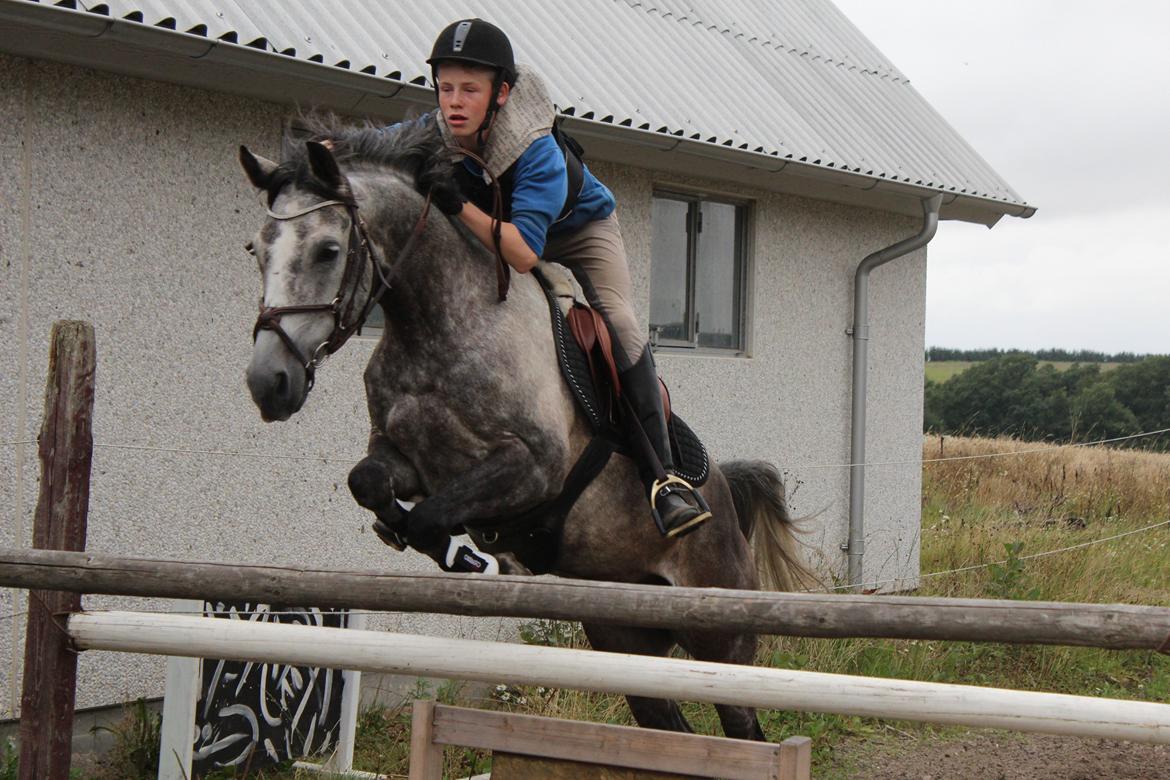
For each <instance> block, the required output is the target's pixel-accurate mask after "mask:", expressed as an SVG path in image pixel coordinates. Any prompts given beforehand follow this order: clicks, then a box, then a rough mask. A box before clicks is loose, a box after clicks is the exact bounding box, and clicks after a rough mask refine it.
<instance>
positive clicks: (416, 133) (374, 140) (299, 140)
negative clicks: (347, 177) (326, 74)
mask: <svg viewBox="0 0 1170 780" xmlns="http://www.w3.org/2000/svg"><path fill="white" fill-rule="evenodd" d="M325 140H328V141H329V142H330V144H331V146H332V152H333V157H334V159H336V160H337V162H338V164H339V165H340V166H341V167H342V168H343V169H346V168H351V169H352V168H354V167H356V166H359V165H362V164H367V165H371V166H374V167H379V168H388V169H391V170H394V171H396V172H398V173H401V174H403V175H404V176H406V177H407V178H408V179H410V180H411V181H412V182H413V183H414V186H415V189H417V190H418V191H419V192H420V193H426V192H428V191H430V190H433V189H434V190H438V189H443V188H457V187H458V184H457V183H456V182H455V179H454V175H453V169H454V165H455V157H454V155H452V153H451V152H450V150H449V149H448V148H447V146H446V144H445V143H444V142H443V138H442V136H441V135H440V133H439V129H438V127H437V126H436V124H435V120H434V117H432V116H430V115H425V114H424V115H423V116H421V117H415V118H408V119H406V120H405V121H403V122H401V123H399V124H397V125H394V126H392V127H385V126H382V125H376V124H374V123H372V122H369V121H366V122H362V123H361V124H351V123H348V122H345V121H342V120H341V119H339V118H338V117H337V116H335V115H333V114H327V113H313V114H307V115H303V116H301V117H300V119H299V121H298V122H297V123H296V126H295V127H292V126H290V127H289V128H288V129H287V130H286V131H285V134H284V138H283V141H282V144H281V151H282V155H281V156H282V162H281V164H280V166H279V167H278V168H277V169H276V171H275V173H274V174H273V177H272V181H271V184H270V185H269V188H268V191H269V198H270V199H273V198H275V197H276V193H277V192H279V191H280V190H281V188H283V187H284V186H286V185H288V184H294V185H295V186H296V187H297V188H298V189H305V190H309V191H311V192H314V193H316V194H318V195H320V196H322V197H326V198H328V197H333V196H334V195H335V194H336V193H333V192H329V191H326V190H325V189H324V188H323V186H322V184H321V182H319V181H318V180H317V179H316V178H315V177H314V176H313V174H312V172H311V170H310V167H309V156H308V151H307V148H306V143H307V142H309V141H318V142H320V141H325Z"/></svg>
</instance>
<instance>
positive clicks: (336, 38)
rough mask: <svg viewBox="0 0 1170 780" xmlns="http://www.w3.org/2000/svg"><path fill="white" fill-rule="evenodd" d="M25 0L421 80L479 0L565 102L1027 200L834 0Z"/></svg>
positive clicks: (846, 165)
mask: <svg viewBox="0 0 1170 780" xmlns="http://www.w3.org/2000/svg"><path fill="white" fill-rule="evenodd" d="M25 1H26V2H41V3H42V4H43V5H50V4H55V5H65V6H68V7H72V8H77V9H79V10H85V11H87V12H89V13H91V14H100V15H104V16H109V17H112V18H115V19H128V20H131V21H136V22H140V23H142V24H143V25H149V26H153V27H163V28H168V29H173V30H175V31H177V32H186V33H191V34H195V35H199V36H204V37H206V38H208V39H211V40H223V41H228V42H230V43H236V44H240V45H245V46H250V47H254V48H257V49H261V50H264V51H269V52H272V53H277V54H283V55H286V56H289V57H295V58H297V59H301V60H308V61H311V62H318V63H321V64H323V65H328V66H334V67H339V68H345V69H347V70H351V71H354V72H362V73H367V74H370V75H375V76H379V77H384V78H388V79H391V80H394V81H401V82H408V83H415V84H422V83H424V82H426V80H427V79H428V78H429V75H430V73H429V69H428V67H427V66H426V64H425V62H424V61H425V59H426V56H427V54H428V52H429V49H430V44H431V41H432V40H433V39H434V37H435V35H436V34H437V32H438V31H439V30H440V29H442V28H443V27H444V26H445V25H446V24H447V23H449V22H450V21H452V20H455V19H459V18H465V17H469V16H480V17H483V18H485V19H489V20H491V21H493V22H495V23H496V24H498V25H500V26H501V27H503V28H504V29H505V30H507V31H508V32H509V34H510V36H511V37H512V40H513V44H514V46H515V48H516V54H517V59H518V60H520V61H523V62H527V63H530V64H531V65H533V66H535V67H536V68H537V69H538V70H539V71H541V72H542V73H544V74H545V75H546V77H547V79H548V82H549V87H550V92H551V94H552V97H553V100H554V101H555V102H556V103H557V106H558V107H559V108H560V110H561V111H562V112H564V113H566V114H569V115H573V116H576V117H579V118H584V119H591V120H594V121H598V122H603V123H608V124H612V125H615V126H627V127H631V128H636V129H641V130H646V131H650V132H654V133H662V134H665V135H670V136H675V137H679V138H686V139H690V140H694V141H698V142H701V143H708V144H712V145H715V146H720V147H725V148H728V149H734V150H741V151H743V152H744V153H745V154H754V155H762V156H766V157H771V158H774V159H781V160H791V161H794V162H796V163H800V164H803V165H806V166H811V167H813V168H821V169H832V170H840V171H846V172H850V173H854V174H858V175H861V176H865V177H871V178H873V179H876V180H883V179H884V180H890V181H898V182H904V183H906V184H909V185H914V186H921V187H927V188H931V189H937V190H942V191H944V192H954V193H962V194H965V195H967V196H973V197H976V198H981V199H988V200H992V201H997V202H1000V203H1003V204H1004V205H1005V206H1022V205H1024V201H1023V200H1022V199H1021V198H1020V196H1019V195H1017V194H1016V193H1015V192H1014V191H1013V190H1012V189H1011V187H1010V186H1008V184H1007V183H1006V182H1005V181H1004V180H1003V179H1002V178H1000V177H999V175H998V174H996V173H995V171H994V170H993V169H992V168H991V166H990V165H988V164H987V163H986V162H985V161H984V160H983V159H982V158H981V157H980V156H979V154H978V153H976V152H975V150H974V149H972V148H971V146H970V145H969V144H967V143H966V141H964V140H963V139H962V138H961V137H960V136H959V134H958V133H957V132H955V130H954V129H953V128H951V127H950V125H948V124H947V122H946V121H945V120H944V119H943V118H942V117H941V116H940V115H939V114H938V113H937V112H936V111H935V110H934V109H933V108H932V107H931V106H930V105H929V104H928V103H927V102H926V100H924V99H923V98H922V96H921V95H919V94H918V92H917V91H916V90H915V89H914V88H913V87H912V86H911V85H910V83H909V82H908V81H907V79H906V78H905V77H904V76H903V75H902V74H901V73H900V72H899V71H898V70H897V69H896V68H895V67H894V65H893V64H892V63H890V61H889V60H887V59H886V58H885V57H884V56H883V55H882V54H881V52H879V51H878V50H877V49H876V48H875V47H874V46H873V45H872V44H871V43H870V42H869V41H868V40H867V39H866V38H865V36H864V35H862V34H861V32H860V31H858V30H857V28H856V27H854V26H853V24H852V23H850V22H849V20H848V19H847V18H846V17H845V16H844V15H843V14H842V13H841V12H840V11H839V10H838V9H837V8H836V7H835V6H834V5H833V4H832V3H831V2H829V0H559V1H554V0H543V1H541V2H524V1H523V0H507V1H506V2H505V0H478V1H476V0H431V1H430V2H427V3H415V2H407V1H406V0H330V2H328V3H322V2H319V1H314V0H108V1H107V2H85V1H84V0H83V1H82V2H75V0H59V2H56V3H50V2H49V0H25ZM1015 210H1016V211H1019V209H1015ZM1025 213H1030V212H1025Z"/></svg>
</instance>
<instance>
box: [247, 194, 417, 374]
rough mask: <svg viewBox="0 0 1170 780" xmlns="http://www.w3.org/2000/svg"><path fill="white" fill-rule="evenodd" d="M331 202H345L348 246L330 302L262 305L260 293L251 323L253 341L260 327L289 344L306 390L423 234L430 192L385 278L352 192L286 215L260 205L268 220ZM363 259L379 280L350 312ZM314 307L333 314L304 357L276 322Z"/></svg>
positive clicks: (359, 323)
mask: <svg viewBox="0 0 1170 780" xmlns="http://www.w3.org/2000/svg"><path fill="white" fill-rule="evenodd" d="M331 206H343V207H345V210H346V211H347V212H348V213H349V219H350V226H349V246H348V247H347V248H346V253H345V269H344V270H343V271H342V274H341V282H340V284H338V286H337V295H336V296H334V298H333V300H332V301H330V302H329V303H309V304H302V305H297V306H265V305H264V298H263V297H261V298H260V314H259V316H258V317H256V325H255V327H253V328H252V341H255V340H256V337H257V336H258V335H259V334H260V331H262V330H270V331H272V332H273V333H275V334H276V335H277V336H279V337H280V340H281V341H282V342H284V346H285V348H286V349H288V351H289V352H290V353H291V354H292V356H293V357H294V358H296V360H297V362H298V363H300V364H301V365H302V366H303V367H304V369H305V382H306V385H305V392H306V393H307V392H308V391H309V390H311V389H312V387H313V382H314V380H315V377H316V372H317V369H318V368H320V367H321V364H323V363H324V362H325V359H326V358H327V357H329V356H330V355H332V354H333V353H334V352H336V351H337V350H339V349H341V347H342V345H343V344H345V342H347V341H349V339H350V337H351V336H353V335H354V334H355V333H360V332H361V328H362V324H363V323H365V321H366V317H368V316H369V314H370V311H372V310H373V308H374V305H375V304H377V302H378V301H379V299H381V297H382V296H383V295H384V294H385V293H386V291H387V290H389V289H390V283H391V281H392V280H393V278H394V276H395V274H396V273H397V272H398V271H399V269H400V268H401V267H402V264H403V262H404V261H405V260H406V259H407V257H408V256H409V255H410V253H411V251H413V249H414V245H415V243H417V241H418V238H419V236H420V235H422V232H423V230H425V229H426V225H427V214H428V213H429V212H430V210H431V195H430V193H429V192H428V193H427V196H426V199H425V200H424V201H423V208H422V212H421V213H420V214H419V215H418V220H417V221H416V222H415V223H414V229H413V230H411V233H410V238H408V239H407V240H406V243H405V244H403V245H402V248H401V249H400V250H399V251H398V257H397V258H396V259H395V261H394V267H393V268H391V269H390V276H389V277H387V276H386V275H385V274H384V273H383V271H382V266H381V264H379V263H378V258H377V256H376V255H375V253H374V248H373V245H372V244H371V243H370V240H369V229H368V228H367V227H366V223H365V221H364V220H363V219H362V218H361V216H359V215H358V206H357V202H356V201H355V200H354V199H353V197H352V196H351V197H347V198H345V199H344V200H324V201H321V202H319V203H314V204H313V205H311V206H308V207H306V208H303V209H301V210H300V211H296V212H293V213H290V214H277V213H276V212H274V211H272V209H271V208H270V207H265V209H264V210H265V212H267V214H268V216H269V217H271V218H273V219H279V220H281V221H287V220H292V219H297V218H298V217H303V216H304V215H306V214H310V213H312V212H314V211H318V210H320V209H324V208H329V207H331ZM367 261H369V263H370V265H371V266H372V269H373V270H372V274H373V275H376V276H377V277H378V284H377V286H376V287H375V285H374V283H373V278H371V280H370V292H369V294H368V295H367V297H366V302H365V304H364V305H363V306H362V307H361V310H360V311H358V312H357V314H356V316H355V314H354V312H355V310H356V309H357V298H358V285H360V284H361V271H362V266H364V265H365V263H366V262H367ZM313 312H329V313H331V314H332V315H333V330H332V332H330V334H329V337H328V338H326V339H325V340H324V341H322V342H321V343H320V344H318V345H317V348H316V349H314V350H313V352H312V354H311V355H309V356H308V357H306V356H305V354H304V353H303V352H302V351H301V349H300V347H298V346H297V344H296V342H295V341H293V340H292V337H291V336H289V335H288V333H287V332H286V331H285V329H284V328H283V327H281V324H280V318H281V317H282V316H284V315H285V314H307V313H313Z"/></svg>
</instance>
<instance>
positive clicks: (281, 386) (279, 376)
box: [276, 371, 288, 397]
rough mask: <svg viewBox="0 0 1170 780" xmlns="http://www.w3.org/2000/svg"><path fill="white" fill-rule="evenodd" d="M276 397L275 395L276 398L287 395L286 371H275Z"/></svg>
mask: <svg viewBox="0 0 1170 780" xmlns="http://www.w3.org/2000/svg"><path fill="white" fill-rule="evenodd" d="M276 395H277V397H283V396H286V395H288V372H287V371H277V372H276Z"/></svg>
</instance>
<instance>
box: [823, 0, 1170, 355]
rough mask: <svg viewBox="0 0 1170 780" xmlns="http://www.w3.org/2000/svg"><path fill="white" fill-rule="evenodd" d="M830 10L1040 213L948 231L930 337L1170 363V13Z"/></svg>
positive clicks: (897, 2) (1001, 6)
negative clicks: (1124, 354) (1132, 355)
mask: <svg viewBox="0 0 1170 780" xmlns="http://www.w3.org/2000/svg"><path fill="white" fill-rule="evenodd" d="M834 2H836V3H837V5H838V7H839V8H841V10H842V11H843V12H844V13H845V14H846V15H847V16H848V17H849V18H850V19H851V20H852V21H853V23H854V24H856V25H857V26H858V27H860V28H861V30H862V32H863V33H865V35H866V36H867V37H868V38H869V39H870V40H871V41H873V42H874V44H875V45H876V46H877V47H878V48H879V49H881V50H882V52H883V53H884V54H885V55H886V56H887V57H888V58H889V59H890V60H892V61H893V63H894V65H896V66H897V67H898V69H899V70H901V71H902V73H904V74H905V75H906V76H907V77H908V78H909V79H910V82H911V84H913V85H914V87H915V88H916V89H917V90H918V91H919V92H920V93H921V94H922V95H923V96H925V98H926V99H927V100H928V101H929V102H930V103H931V104H932V105H933V106H934V107H935V108H936V109H937V110H938V111H939V112H940V113H941V114H942V115H943V116H944V117H945V118H946V119H947V121H948V122H950V123H951V125H953V126H954V127H955V128H956V129H957V130H958V131H959V133H960V134H961V135H962V136H963V137H964V138H965V139H966V140H967V141H968V142H969V143H970V144H971V145H972V146H974V147H975V149H976V150H977V151H978V152H979V153H980V154H981V155H982V156H983V157H984V159H986V160H987V161H988V162H989V163H990V164H991V166H992V167H993V168H994V169H995V170H996V171H997V172H998V173H999V174H1000V176H1002V177H1003V178H1004V179H1006V180H1007V182H1008V184H1010V185H1011V186H1012V188H1013V189H1015V191H1016V192H1017V193H1019V195H1020V196H1021V197H1022V198H1023V199H1024V200H1026V201H1027V202H1028V203H1031V204H1033V205H1035V206H1037V207H1038V208H1039V211H1038V212H1037V213H1036V215H1035V216H1033V217H1031V218H1030V219H1018V218H1015V217H1004V218H1003V219H1002V220H1000V222H999V224H998V225H996V226H995V227H994V228H992V229H991V230H988V229H987V228H985V227H982V226H977V225H969V224H966V223H960V222H952V221H946V222H943V223H941V225H940V227H939V231H938V235H937V236H936V237H935V239H934V240H933V241H932V242H931V244H930V247H929V250H928V258H929V260H928V272H927V303H926V343H927V344H928V345H936V346H949V347H982V346H995V347H1020V348H1024V349H1034V348H1041V347H1049V346H1054V347H1065V348H1068V349H1080V348H1085V349H1094V350H1100V351H1104V352H1118V351H1122V350H1128V351H1133V352H1154V353H1170V316H1168V311H1170V303H1168V301H1170V235H1168V233H1170V45H1168V44H1167V33H1168V32H1170V3H1167V2H1162V0H1119V2H1116V3H1109V4H1106V3H1101V2H1099V1H1098V2H1087V1H1086V0H1010V1H1009V0H979V2H974V3H957V2H951V1H948V2H935V3H930V2H923V1H922V0H834ZM875 273H877V274H880V273H881V271H880V270H878V271H876V272H875Z"/></svg>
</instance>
